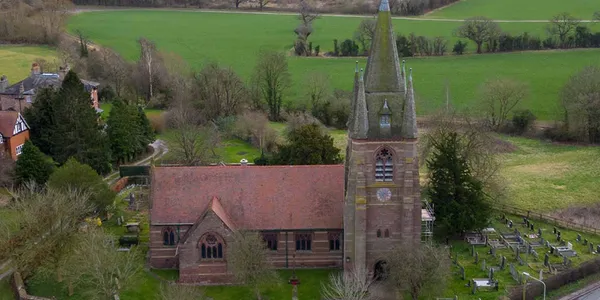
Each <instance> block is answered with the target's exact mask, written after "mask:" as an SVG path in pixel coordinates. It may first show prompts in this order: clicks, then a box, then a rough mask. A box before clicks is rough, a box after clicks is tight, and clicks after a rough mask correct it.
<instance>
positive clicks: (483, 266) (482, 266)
mask: <svg viewBox="0 0 600 300" xmlns="http://www.w3.org/2000/svg"><path fill="white" fill-rule="evenodd" d="M481 271H485V259H484V260H483V261H482V262H481Z"/></svg>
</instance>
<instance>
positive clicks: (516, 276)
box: [509, 264, 520, 282]
mask: <svg viewBox="0 0 600 300" xmlns="http://www.w3.org/2000/svg"><path fill="white" fill-rule="evenodd" d="M509 268H510V275H512V278H513V279H514V280H515V281H517V282H520V276H519V272H517V269H515V266H514V265H513V264H510V266H509Z"/></svg>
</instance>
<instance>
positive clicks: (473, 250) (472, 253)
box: [471, 245, 475, 256]
mask: <svg viewBox="0 0 600 300" xmlns="http://www.w3.org/2000/svg"><path fill="white" fill-rule="evenodd" d="M471 256H475V245H471Z"/></svg>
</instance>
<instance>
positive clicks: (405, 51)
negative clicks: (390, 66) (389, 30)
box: [396, 34, 413, 57]
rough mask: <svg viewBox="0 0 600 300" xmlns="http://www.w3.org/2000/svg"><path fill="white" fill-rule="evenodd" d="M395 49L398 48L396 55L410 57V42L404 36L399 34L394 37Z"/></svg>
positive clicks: (411, 54)
mask: <svg viewBox="0 0 600 300" xmlns="http://www.w3.org/2000/svg"><path fill="white" fill-rule="evenodd" d="M396 47H397V48H398V54H399V55H400V56H401V57H411V56H413V52H412V50H411V46H410V42H409V40H408V38H406V37H405V36H404V35H401V34H399V35H398V36H397V37H396Z"/></svg>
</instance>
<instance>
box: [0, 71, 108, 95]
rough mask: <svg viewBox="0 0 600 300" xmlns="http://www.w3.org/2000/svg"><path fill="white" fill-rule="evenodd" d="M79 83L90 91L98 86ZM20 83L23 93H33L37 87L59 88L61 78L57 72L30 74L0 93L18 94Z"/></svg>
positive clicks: (93, 83) (95, 83)
mask: <svg viewBox="0 0 600 300" xmlns="http://www.w3.org/2000/svg"><path fill="white" fill-rule="evenodd" d="M81 83H83V86H84V88H85V90H86V91H88V92H90V91H91V90H92V88H94V87H96V88H97V87H98V86H99V85H100V84H99V83H97V82H93V81H87V80H83V79H81ZM21 84H23V91H24V92H23V94H24V95H34V94H35V90H36V89H39V88H46V87H51V86H53V87H55V88H59V87H60V86H61V84H62V78H60V76H59V75H58V74H53V73H42V74H38V75H31V76H29V77H27V78H25V79H23V80H21V81H19V82H17V83H15V84H13V85H11V86H9V87H8V88H6V90H5V91H4V92H3V93H1V94H5V95H19V90H20V89H21Z"/></svg>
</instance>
